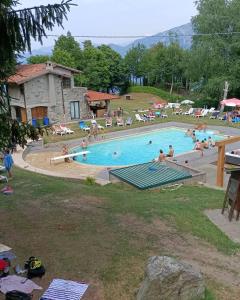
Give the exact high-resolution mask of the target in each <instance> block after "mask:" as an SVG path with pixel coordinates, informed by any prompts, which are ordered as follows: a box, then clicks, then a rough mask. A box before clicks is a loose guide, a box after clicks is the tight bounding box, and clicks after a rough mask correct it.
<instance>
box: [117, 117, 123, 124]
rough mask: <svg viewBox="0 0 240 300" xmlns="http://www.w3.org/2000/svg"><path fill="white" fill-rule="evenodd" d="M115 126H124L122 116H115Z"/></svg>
mask: <svg viewBox="0 0 240 300" xmlns="http://www.w3.org/2000/svg"><path fill="white" fill-rule="evenodd" d="M117 126H124V121H123V118H117Z"/></svg>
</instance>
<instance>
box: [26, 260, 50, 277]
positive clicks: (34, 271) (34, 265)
mask: <svg viewBox="0 0 240 300" xmlns="http://www.w3.org/2000/svg"><path fill="white" fill-rule="evenodd" d="M25 269H27V278H29V279H31V278H33V277H40V278H42V276H43V275H44V274H45V268H44V266H43V264H42V262H41V260H40V259H38V258H36V257H34V256H31V257H29V259H28V261H27V262H26V263H25Z"/></svg>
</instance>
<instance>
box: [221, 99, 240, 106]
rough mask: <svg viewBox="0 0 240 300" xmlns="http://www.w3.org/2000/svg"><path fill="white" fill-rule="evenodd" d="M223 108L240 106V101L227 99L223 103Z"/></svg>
mask: <svg viewBox="0 0 240 300" xmlns="http://www.w3.org/2000/svg"><path fill="white" fill-rule="evenodd" d="M221 105H222V106H240V100H239V99H237V98H232V99H225V100H223V101H221Z"/></svg>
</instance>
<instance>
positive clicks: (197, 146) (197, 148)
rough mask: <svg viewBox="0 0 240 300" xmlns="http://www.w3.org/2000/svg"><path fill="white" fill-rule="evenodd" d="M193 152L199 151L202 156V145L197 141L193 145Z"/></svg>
mask: <svg viewBox="0 0 240 300" xmlns="http://www.w3.org/2000/svg"><path fill="white" fill-rule="evenodd" d="M193 150H198V151H200V152H201V155H202V156H203V146H202V143H201V142H200V141H199V140H197V141H196V144H195V146H194V148H193Z"/></svg>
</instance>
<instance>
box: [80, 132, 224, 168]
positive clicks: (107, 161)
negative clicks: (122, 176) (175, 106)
mask: <svg viewBox="0 0 240 300" xmlns="http://www.w3.org/2000/svg"><path fill="white" fill-rule="evenodd" d="M185 132H186V130H184V129H179V128H166V129H160V130H156V131H151V132H147V133H146V132H145V133H142V134H138V135H131V136H127V137H123V138H118V139H114V140H108V141H105V142H99V143H96V144H93V145H89V146H88V149H87V150H88V151H89V152H90V153H89V154H87V159H86V160H83V157H82V156H78V157H77V158H76V161H77V162H79V163H83V164H89V165H99V166H126V165H134V164H141V163H145V162H149V161H151V160H152V159H154V158H155V157H158V155H159V150H160V149H162V150H163V151H164V153H167V152H168V147H169V145H172V146H173V148H174V151H175V155H177V154H182V153H184V152H189V151H191V150H193V147H194V143H193V141H192V138H191V137H186V136H185ZM209 136H211V137H212V139H213V140H214V141H218V140H222V139H224V136H222V135H216V134H214V132H213V131H206V132H199V131H197V130H196V137H197V139H199V140H203V139H204V138H208V137H209ZM149 141H152V144H148V143H149ZM74 151H75V152H79V151H82V149H81V147H79V148H74Z"/></svg>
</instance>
